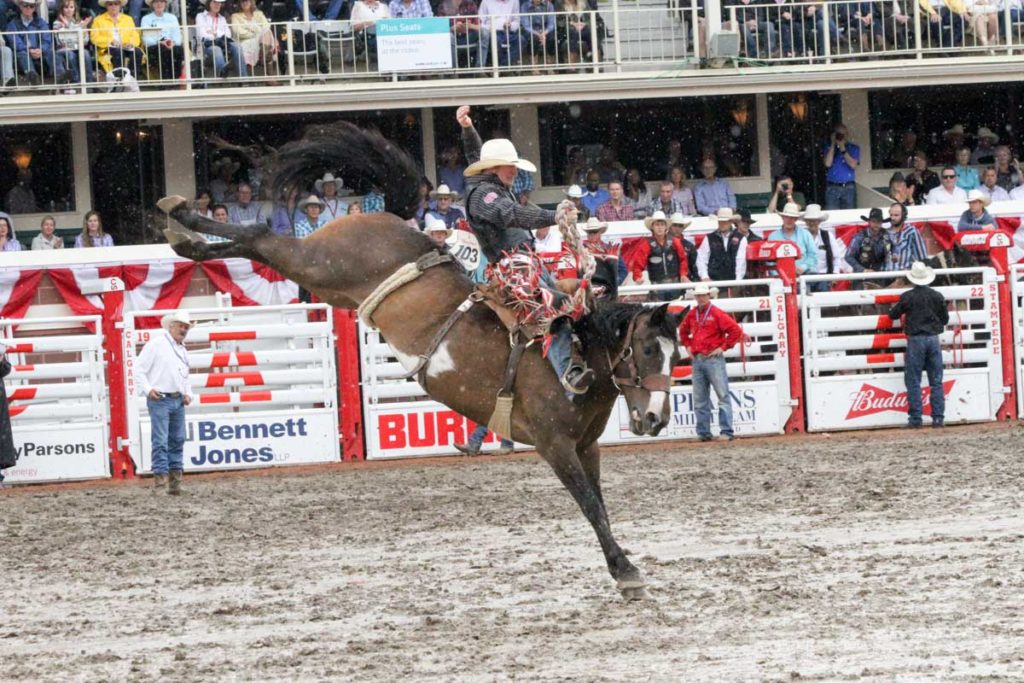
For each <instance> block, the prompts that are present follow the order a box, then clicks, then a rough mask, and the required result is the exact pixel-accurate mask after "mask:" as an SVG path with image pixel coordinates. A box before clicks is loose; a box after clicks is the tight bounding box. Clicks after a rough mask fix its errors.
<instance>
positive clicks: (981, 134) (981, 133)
mask: <svg viewBox="0 0 1024 683" xmlns="http://www.w3.org/2000/svg"><path fill="white" fill-rule="evenodd" d="M975 137H977V138H978V139H979V140H984V139H985V138H988V139H989V140H991V141H992V142H999V136H998V135H996V134H995V133H993V132H992V131H991V129H989V128H988V127H987V126H982V127H981V128H979V129H978V134H977V135H976V136H975Z"/></svg>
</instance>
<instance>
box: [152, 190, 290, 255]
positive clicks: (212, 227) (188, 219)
mask: <svg viewBox="0 0 1024 683" xmlns="http://www.w3.org/2000/svg"><path fill="white" fill-rule="evenodd" d="M156 205H157V207H158V208H159V209H160V210H161V211H163V212H164V213H166V214H167V215H168V216H170V217H171V218H173V219H174V220H176V221H178V222H179V223H181V224H182V225H183V226H185V228H187V229H189V230H193V231H196V232H202V233H206V234H207V235H216V236H218V237H226V238H228V239H229V240H231V241H233V242H238V243H239V244H251V243H252V242H253V241H254V240H255V239H256V238H257V237H262V236H264V235H266V234H268V233H270V227H269V226H268V225H267V224H266V223H253V224H251V225H236V224H234V223H219V222H217V221H215V220H211V219H209V218H205V217H203V216H200V215H199V214H197V213H196V212H194V211H192V210H191V209H189V208H188V200H187V199H185V198H184V197H181V196H170V197H164V198H163V199H161V200H160V201H158V202H157V203H156Z"/></svg>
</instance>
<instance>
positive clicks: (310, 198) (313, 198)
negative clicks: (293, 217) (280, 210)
mask: <svg viewBox="0 0 1024 683" xmlns="http://www.w3.org/2000/svg"><path fill="white" fill-rule="evenodd" d="M310 204H316V205H317V206H319V207H320V210H321V211H323V210H324V209H325V208H326V207H327V204H325V203H324V200H322V199H320V198H319V197H317V196H316V195H315V194H311V195H309V196H308V197H306V198H305V199H303V200H302V201H301V202H299V204H298V206H296V207H295V208H297V209H298V210H299V211H305V210H306V207H307V206H309V205H310Z"/></svg>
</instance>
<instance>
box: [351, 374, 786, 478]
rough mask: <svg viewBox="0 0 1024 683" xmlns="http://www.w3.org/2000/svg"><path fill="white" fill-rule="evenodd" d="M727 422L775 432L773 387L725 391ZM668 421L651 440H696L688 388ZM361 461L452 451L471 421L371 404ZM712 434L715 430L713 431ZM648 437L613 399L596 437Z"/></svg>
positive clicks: (429, 407) (425, 409)
mask: <svg viewBox="0 0 1024 683" xmlns="http://www.w3.org/2000/svg"><path fill="white" fill-rule="evenodd" d="M729 400H730V401H731V402H732V408H733V411H732V412H733V422H734V427H735V430H736V433H737V434H779V433H781V432H782V420H781V418H780V414H779V405H778V403H779V394H778V391H777V390H776V387H775V385H774V384H773V383H761V382H747V383H740V382H738V383H736V384H733V385H732V386H731V387H730V398H729ZM712 406H713V409H712V423H713V424H716V425H717V422H718V408H717V406H716V404H715V399H714V398H712ZM672 408H673V410H672V419H671V422H670V423H669V426H668V427H667V428H666V429H665V431H664V432H663V433H662V435H660V436H658V437H657V439H656V440H663V439H691V438H696V436H697V432H696V427H695V425H696V416H695V415H694V413H693V396H692V392H691V391H690V387H688V386H687V387H677V388H675V389H673V391H672ZM366 423H367V429H366V444H367V453H366V457H367V459H369V460H373V459H379V458H409V457H415V456H428V455H445V454H452V453H455V452H456V450H455V449H454V448H453V447H452V444H453V443H465V441H466V439H467V437H468V436H469V433H470V432H471V431H472V430H473V428H474V427H475V426H476V425H475V424H474V423H473V422H472V421H471V420H469V419H467V418H465V417H463V416H462V415H460V414H459V413H456V412H455V411H454V410H449V409H448V408H446V407H444V406H443V405H441V404H440V403H435V402H434V401H410V402H407V403H388V404H382V405H375V406H371V407H370V409H369V412H368V414H367V419H366ZM714 429H715V431H716V432H717V426H715V427H714ZM652 440H655V439H652V438H651V437H639V436H634V435H633V434H632V433H631V432H630V431H629V409H628V408H627V407H626V402H625V400H623V399H622V398H619V400H618V404H617V405H616V407H615V410H614V411H613V412H612V415H611V418H609V420H608V426H607V427H606V428H605V431H604V434H603V435H602V437H601V443H602V444H617V443H628V442H639V441H652ZM496 445H497V444H496V443H495V439H494V436H493V435H490V434H489V435H488V440H487V441H486V442H485V443H484V450H489V449H493V448H495V447H496Z"/></svg>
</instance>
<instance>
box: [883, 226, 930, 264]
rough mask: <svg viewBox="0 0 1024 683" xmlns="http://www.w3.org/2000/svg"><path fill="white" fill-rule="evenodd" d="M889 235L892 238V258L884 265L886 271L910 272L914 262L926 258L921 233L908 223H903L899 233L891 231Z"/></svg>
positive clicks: (926, 253)
mask: <svg viewBox="0 0 1024 683" xmlns="http://www.w3.org/2000/svg"><path fill="white" fill-rule="evenodd" d="M889 235H890V236H891V237H892V258H891V259H890V260H889V263H886V264H885V269H886V270H910V266H912V265H913V264H914V261H924V260H925V259H927V258H928V252H927V251H926V250H925V247H924V240H923V239H922V238H921V233H920V232H918V230H917V228H916V227H914V226H913V225H911V224H910V223H904V225H903V229H902V230H900V231H899V232H896V231H895V230H891V231H890V232H889Z"/></svg>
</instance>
